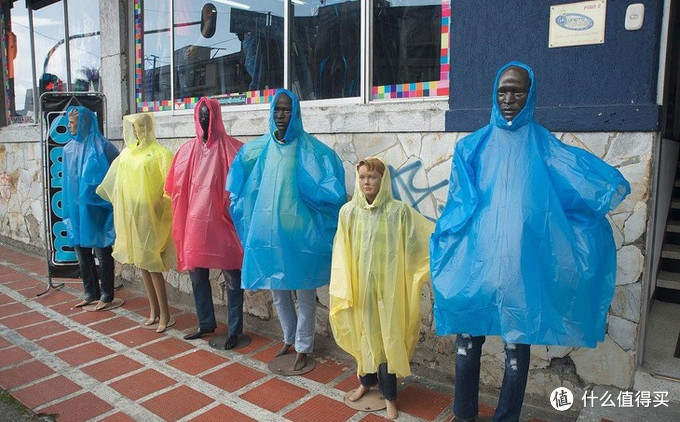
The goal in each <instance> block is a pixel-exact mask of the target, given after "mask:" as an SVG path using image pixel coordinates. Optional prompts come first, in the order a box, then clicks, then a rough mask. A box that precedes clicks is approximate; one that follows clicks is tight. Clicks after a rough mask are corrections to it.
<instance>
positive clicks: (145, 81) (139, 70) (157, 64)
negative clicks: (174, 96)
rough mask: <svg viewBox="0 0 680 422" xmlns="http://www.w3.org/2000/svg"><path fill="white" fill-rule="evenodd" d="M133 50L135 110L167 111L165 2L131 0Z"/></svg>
mask: <svg viewBox="0 0 680 422" xmlns="http://www.w3.org/2000/svg"><path fill="white" fill-rule="evenodd" d="M135 50H136V55H135V65H136V66H135V87H136V99H137V109H138V111H160V110H171V109H172V102H171V101H170V51H171V45H170V3H169V2H168V0H144V1H140V0H136V1H135Z"/></svg>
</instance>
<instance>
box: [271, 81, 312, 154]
mask: <svg viewBox="0 0 680 422" xmlns="http://www.w3.org/2000/svg"><path fill="white" fill-rule="evenodd" d="M282 94H285V95H287V96H288V97H290V101H291V103H292V106H293V107H292V108H293V109H292V110H291V112H290V123H288V129H286V135H285V136H284V139H285V140H286V141H288V142H291V141H294V140H295V139H296V138H297V137H298V136H300V134H301V133H302V132H304V128H303V127H302V113H301V112H300V99H299V98H298V96H297V95H295V94H294V93H293V92H292V91H289V90H287V89H279V90H278V91H276V94H274V99H273V100H272V102H271V107H270V109H269V132H270V133H272V134H274V133H275V132H276V130H277V129H276V122H274V107H276V100H278V98H279V96H280V95H282Z"/></svg>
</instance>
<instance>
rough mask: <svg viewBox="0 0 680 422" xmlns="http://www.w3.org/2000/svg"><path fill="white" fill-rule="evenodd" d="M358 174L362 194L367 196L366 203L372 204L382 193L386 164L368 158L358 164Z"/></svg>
mask: <svg viewBox="0 0 680 422" xmlns="http://www.w3.org/2000/svg"><path fill="white" fill-rule="evenodd" d="M357 172H358V173H359V175H358V177H359V186H360V187H361V192H363V194H364V195H365V196H366V202H368V203H369V204H372V203H373V201H374V200H375V198H376V196H378V192H380V184H381V183H382V177H383V174H385V164H383V162H382V161H380V160H378V159H377V158H366V159H364V160H361V161H360V162H359V164H357Z"/></svg>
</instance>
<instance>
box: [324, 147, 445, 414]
mask: <svg viewBox="0 0 680 422" xmlns="http://www.w3.org/2000/svg"><path fill="white" fill-rule="evenodd" d="M433 229H434V225H433V224H432V223H431V222H430V221H428V220H427V219H426V218H425V217H423V216H422V215H420V214H418V213H417V212H416V211H415V210H413V208H411V207H409V206H408V205H406V204H405V203H403V202H401V201H398V200H395V199H394V197H393V196H392V185H391V180H390V174H389V170H388V169H387V168H386V166H385V164H384V163H383V162H382V161H381V160H379V159H378V158H374V157H371V158H366V159H364V160H361V161H360V162H359V164H358V165H357V179H356V185H355V189H354V196H353V198H352V200H351V201H350V202H348V203H347V204H345V205H344V206H343V207H342V208H341V210H340V218H339V222H338V230H337V233H336V235H335V241H334V244H333V261H332V268H331V283H330V307H331V310H330V322H331V328H332V329H333V335H334V336H335V339H336V341H337V343H338V345H339V346H340V347H342V348H343V349H344V350H345V351H347V352H348V353H350V354H351V355H352V356H354V358H355V359H356V360H357V373H358V375H359V379H360V382H361V385H360V386H359V388H357V390H356V391H355V392H354V393H353V394H352V395H350V396H349V400H350V401H357V400H359V399H360V398H361V397H362V396H363V395H364V394H365V393H366V392H367V391H368V390H369V389H370V388H371V387H372V386H375V385H376V384H377V385H378V387H379V389H380V392H381V393H382V394H383V396H384V398H385V405H386V408H387V416H388V417H389V418H391V419H396V418H397V416H398V412H397V407H396V402H395V400H396V398H397V376H400V377H405V376H408V375H410V374H411V369H410V366H409V360H410V357H411V355H412V354H413V350H414V349H415V345H416V343H417V341H418V332H419V325H420V292H421V289H422V286H423V284H424V283H425V282H426V281H427V280H428V279H429V277H430V272H429V257H428V240H429V236H430V233H431V232H432V230H433Z"/></svg>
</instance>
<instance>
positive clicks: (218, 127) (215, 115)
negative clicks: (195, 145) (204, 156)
mask: <svg viewBox="0 0 680 422" xmlns="http://www.w3.org/2000/svg"><path fill="white" fill-rule="evenodd" d="M203 105H205V106H207V107H208V111H209V112H210V123H209V124H208V139H207V141H206V143H205V144H206V145H207V146H208V148H210V147H211V146H212V144H213V143H214V142H216V141H219V140H220V139H225V138H227V137H228V135H227V130H226V129H225V128H224V122H223V121H222V110H221V109H220V103H219V102H217V100H215V99H213V98H207V97H203V98H201V99H200V100H198V103H196V107H194V125H195V127H196V138H197V139H198V140H200V141H201V142H203V127H201V119H200V114H201V107H202V106H203Z"/></svg>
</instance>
